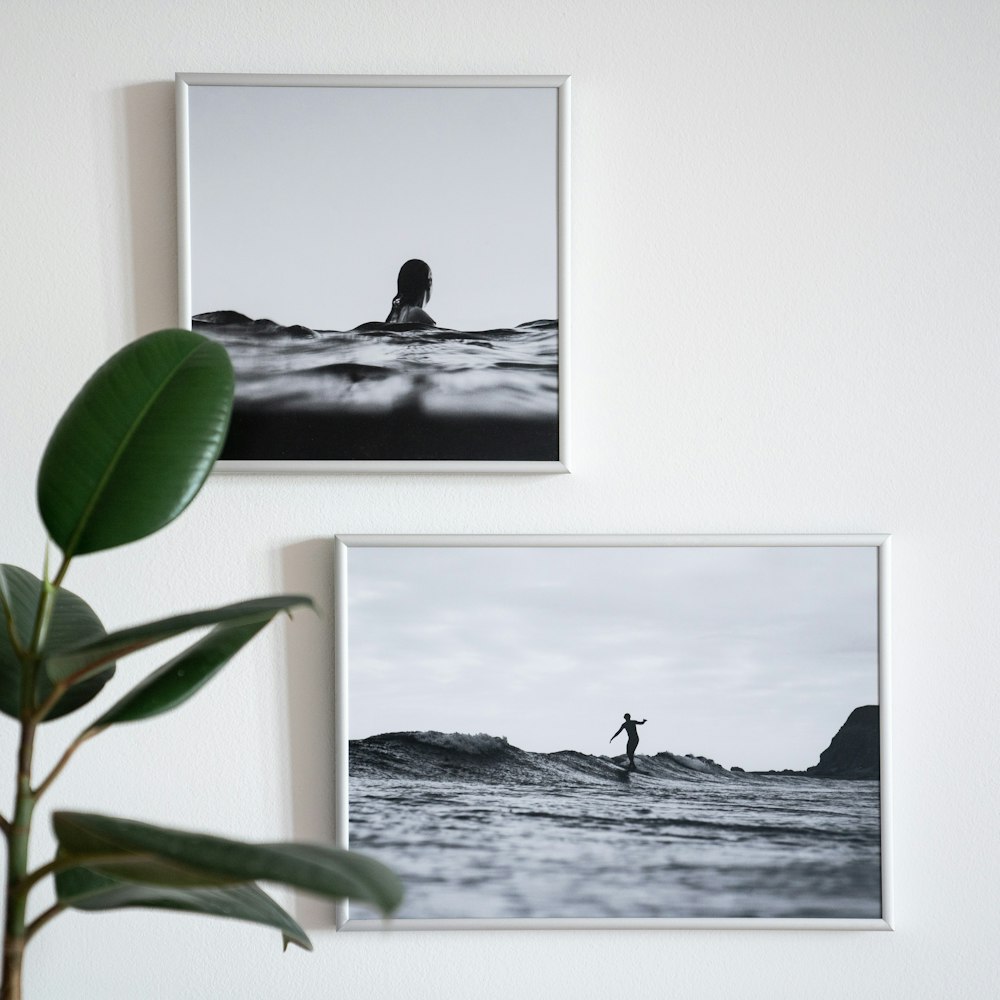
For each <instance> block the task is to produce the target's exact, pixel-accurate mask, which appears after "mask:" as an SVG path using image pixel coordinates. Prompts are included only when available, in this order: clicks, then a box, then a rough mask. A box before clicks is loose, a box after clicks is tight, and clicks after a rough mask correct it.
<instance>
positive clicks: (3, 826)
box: [0, 816, 11, 837]
mask: <svg viewBox="0 0 1000 1000" xmlns="http://www.w3.org/2000/svg"><path fill="white" fill-rule="evenodd" d="M10 831H11V825H10V820H9V819H7V817H6V816H0V833H2V834H3V835H4V836H5V837H10Z"/></svg>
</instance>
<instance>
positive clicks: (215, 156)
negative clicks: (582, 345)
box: [177, 74, 568, 471]
mask: <svg viewBox="0 0 1000 1000" xmlns="http://www.w3.org/2000/svg"><path fill="white" fill-rule="evenodd" d="M177 87H178V92H177V96H178V121H179V126H178V127H179V160H180V168H179V176H180V191H181V194H180V198H179V203H180V232H181V303H182V305H181V312H182V317H181V322H182V324H183V325H184V326H188V327H190V328H191V329H194V330H195V331H197V332H200V333H203V334H205V335H207V336H209V337H210V338H212V339H213V340H215V341H217V342H219V343H221V344H223V345H224V346H225V347H226V349H227V350H228V352H229V355H230V358H231V359H232V362H233V366H234V369H235V374H236V405H235V408H234V412H233V418H232V423H231V426H230V430H229V436H228V439H227V442H226V445H225V449H224V451H223V453H222V460H223V468H225V467H226V464H227V463H229V464H230V465H232V464H233V463H254V462H255V463H267V462H282V463H290V462H297V463H301V466H302V467H303V468H308V463H325V466H326V467H327V468H330V467H332V468H337V465H336V463H343V467H345V468H348V469H355V468H360V469H365V468H374V467H375V466H376V465H379V466H381V467H386V468H390V469H391V468H394V467H398V468H406V465H401V464H400V463H407V464H408V465H409V466H410V467H413V466H414V464H415V463H428V464H429V466H433V467H438V466H442V467H445V468H454V469H459V470H460V471H461V470H465V469H468V468H472V469H478V468H484V471H492V468H494V467H495V468H496V470H497V471H504V469H505V468H506V469H509V470H510V471H536V470H537V471H557V470H559V469H558V467H559V466H560V465H562V464H564V462H565V455H564V451H565V449H564V448H563V445H562V441H563V440H564V434H563V432H564V430H565V428H564V427H563V426H562V425H563V424H564V413H563V407H562V405H561V397H562V396H563V395H564V393H563V391H562V388H563V378H564V373H563V367H564V366H563V365H562V361H563V358H562V354H563V353H564V352H563V351H562V350H561V344H562V340H561V331H560V324H561V323H562V322H564V316H562V315H560V313H561V311H565V310H564V306H563V305H562V304H563V303H564V301H565V298H566V290H565V280H566V277H565V274H564V273H563V271H564V268H563V267H562V264H561V260H562V257H563V256H564V252H565V248H564V247H563V246H562V245H561V244H562V243H564V239H563V235H562V234H563V230H564V228H565V226H566V219H565V211H566V204H567V203H568V199H567V195H566V163H565V151H564V149H563V146H564V142H563V139H564V138H565V136H566V135H567V134H568V126H567V121H566V118H567V115H568V96H567V88H568V81H567V79H566V78H562V77H499V78H482V79H477V78H465V77H463V78H455V79H453V80H448V79H447V78H426V79H424V78H419V77H416V78H414V77H409V78H393V77H367V78H366V77H316V78H312V77H302V78H296V77H266V76H263V77H232V76H228V75H213V74H208V75H184V74H180V75H178V82H177ZM564 332H565V331H563V333H564ZM331 463H333V464H332V465H331ZM429 471H434V468H429ZM559 471H561V470H559Z"/></svg>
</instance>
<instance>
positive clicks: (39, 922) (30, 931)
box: [24, 903, 66, 944]
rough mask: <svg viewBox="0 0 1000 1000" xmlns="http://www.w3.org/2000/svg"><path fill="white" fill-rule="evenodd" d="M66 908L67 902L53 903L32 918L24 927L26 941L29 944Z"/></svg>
mask: <svg viewBox="0 0 1000 1000" xmlns="http://www.w3.org/2000/svg"><path fill="white" fill-rule="evenodd" d="M65 909H66V904H65V903H53V904H52V905H51V906H50V907H49V908H48V909H47V910H46V911H45V912H44V913H42V914H40V915H39V916H37V917H36V918H35V919H34V920H32V921H31V923H30V924H28V926H27V927H25V929H24V943H25V944H27V943H28V942H29V941H30V940H31V939H32V938H33V937H34V936H35V935H36V934H37V933H38V932H39V931H40V930H41V929H42V928H43V927H44V926H45V925H46V924H47V923H48V922H49V921H50V920H52V919H53V917H58V916H59V914H60V913H62V911H63V910H65Z"/></svg>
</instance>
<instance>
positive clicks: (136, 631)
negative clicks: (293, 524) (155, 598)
mask: <svg viewBox="0 0 1000 1000" xmlns="http://www.w3.org/2000/svg"><path fill="white" fill-rule="evenodd" d="M303 606H305V607H312V606H313V603H312V600H311V599H310V598H308V597H304V596H302V595H301V594H280V595H277V596H275V597H258V598H255V599H254V600H252V601H240V602H239V603H237V604H227V605H224V606H223V607H220V608H211V609H210V610H208V611H193V612H191V613H189V614H183V615H174V616H173V617H171V618H163V619H161V620H160V621H155V622H146V623H145V624H144V625H135V626H133V627H131V628H127V629H122V630H121V631H119V632H112V633H110V634H109V635H106V636H105V637H104V638H102V639H99V640H97V641H90V642H77V643H74V644H72V645H70V644H65V645H63V646H62V647H61V648H58V649H57V648H56V647H55V646H53V645H52V644H51V643H50V644H49V648H50V649H52V652H51V653H50V654H49V655H48V656H47V657H46V659H45V670H46V672H47V674H48V676H49V678H50V680H52V681H53V682H58V681H62V680H66V679H67V678H74V679H75V680H74V683H78V682H79V681H80V680H85V679H86V678H87V677H89V676H90V675H91V674H92V673H93V672H94V671H98V670H101V669H102V665H103V664H104V663H105V662H106V661H108V660H116V659H120V658H121V657H123V656H127V655H128V654H129V653H134V652H136V651H137V650H140V649H145V648H146V647H147V646H152V645H153V644H154V643H157V642H162V641H163V640H164V639H171V638H173V637H174V636H178V635H181V634H183V633H184V632H189V631H191V630H192V629H196V628H204V627H205V626H207V625H218V624H222V623H229V624H232V625H241V624H242V625H250V624H253V623H261V624H264V623H266V622H269V621H270V620H271V619H272V618H273V617H274V616H275V615H276V614H278V612H279V611H289V610H290V609H291V608H294V607H303Z"/></svg>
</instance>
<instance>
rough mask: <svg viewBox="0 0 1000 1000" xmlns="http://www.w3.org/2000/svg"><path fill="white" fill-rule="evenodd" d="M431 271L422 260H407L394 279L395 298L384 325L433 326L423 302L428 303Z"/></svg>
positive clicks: (431, 282)
mask: <svg viewBox="0 0 1000 1000" xmlns="http://www.w3.org/2000/svg"><path fill="white" fill-rule="evenodd" d="M432 284H433V279H432V277H431V269H430V268H429V267H428V266H427V264H426V263H425V262H424V261H422V260H408V261H407V262H406V263H405V264H404V265H403V266H402V267H401V268H400V269H399V276H398V277H397V278H396V297H395V298H394V299H393V300H392V310H391V311H390V312H389V315H388V316H387V317H386V320H385V321H386V323H420V324H421V325H422V326H435V323H434V320H432V319H431V318H430V316H428V315H427V313H425V312H424V309H423V306H424V303H425V302H429V301H430V297H431V285H432Z"/></svg>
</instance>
